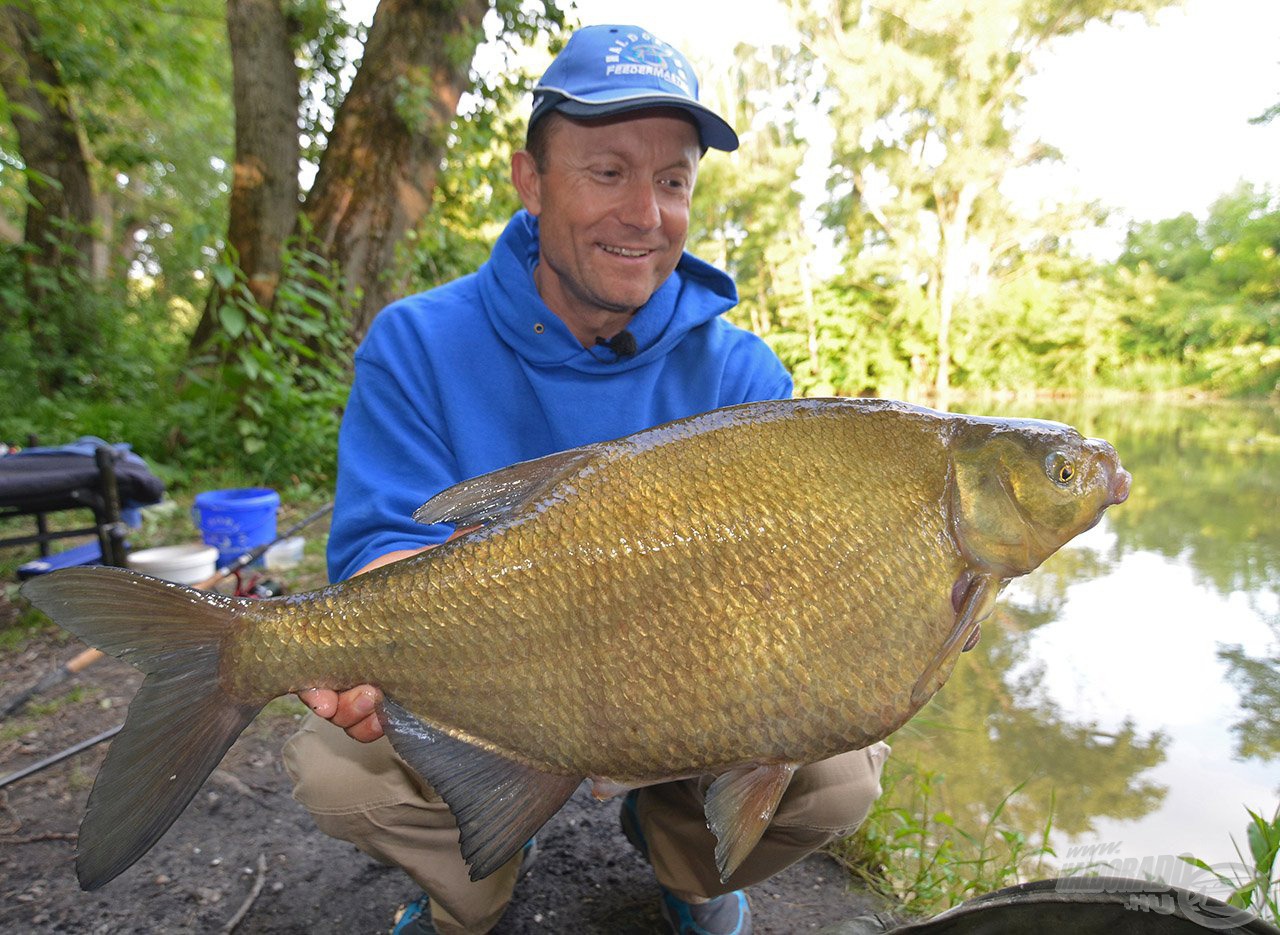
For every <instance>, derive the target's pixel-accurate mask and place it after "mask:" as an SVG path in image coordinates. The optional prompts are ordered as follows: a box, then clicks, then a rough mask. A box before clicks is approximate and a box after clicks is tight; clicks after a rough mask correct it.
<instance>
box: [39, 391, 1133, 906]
mask: <svg viewBox="0 0 1280 935" xmlns="http://www.w3.org/2000/svg"><path fill="white" fill-rule="evenodd" d="M1128 491H1129V475H1128V473H1127V472H1126V471H1125V470H1124V469H1123V468H1121V467H1120V463H1119V461H1118V459H1117V457H1116V453H1115V451H1114V449H1112V447H1111V446H1110V445H1108V444H1107V443H1106V442H1104V441H1099V440H1096V439H1086V438H1082V437H1081V436H1080V435H1079V434H1078V433H1077V432H1076V431H1075V430H1073V429H1071V428H1069V427H1067V426H1065V425H1058V424H1056V423H1050V422H1035V421H1015V420H1005V419H988V418H977V417H972V416H964V415H949V414H944V413H939V412H934V411H931V410H928V409H922V408H918V407H914V406H909V405H906V404H902V403H894V402H885V401H881V400H855V399H832V400H817V399H808V400H789V401H777V402H762V403H749V404H746V405H741V406H734V407H731V408H727V409H720V410H716V411H714V412H709V413H706V414H704V415H699V416H694V417H692V418H688V419H682V420H680V421H677V422H672V423H669V424H667V425H663V426H659V427H657V428H653V429H649V430H647V431H643V432H639V433H637V434H635V435H630V436H628V437H626V438H621V439H618V440H617V441H611V442H604V443H601V444H595V445H588V446H586V447H583V448H576V449H572V450H569V451H564V452H561V453H559V454H553V455H549V456H547V457H545V458H539V459H537V460H534V461H526V462H523V463H520V464H516V465H514V466H512V467H509V468H506V469H504V470H501V471H496V472H494V473H492V474H487V475H484V476H482V477H478V478H475V479H473V480H469V481H466V482H465V483H462V484H459V485H457V486H455V487H452V488H450V489H449V490H446V491H444V492H443V493H441V494H439V495H438V496H436V497H435V498H434V499H432V500H431V501H430V502H428V503H427V504H426V505H425V506H423V507H422V508H421V509H420V510H419V511H418V512H417V514H416V518H417V519H418V520H420V521H422V522H424V523H437V522H442V523H454V524H456V525H458V526H460V527H467V526H473V525H479V526H480V528H479V529H476V530H475V531H472V532H470V533H467V534H466V535H463V536H460V537H458V538H457V539H454V540H453V541H451V542H448V543H447V544H445V545H442V546H439V547H438V548H435V549H432V550H430V551H428V552H425V553H423V554H421V555H418V556H415V557H412V558H409V559H406V560H404V561H401V562H396V563H395V564H393V565H389V566H386V567H384V568H381V569H378V570H376V571H373V572H371V573H369V574H365V575H362V576H360V577H358V578H355V579H352V580H350V581H347V582H344V583H342V584H338V585H334V586H331V587H327V588H323V589H321V590H318V591H313V592H310V593H307V594H299V595H296V596H290V597H283V598H275V599H271V600H237V599H232V598H227V597H223V596H219V595H215V594H207V593H203V592H200V591H195V590H192V589H189V588H185V587H181V586H178V585H173V584H167V583H164V582H161V581H157V580H155V579H151V578H148V577H146V576H144V575H140V574H137V573H134V572H129V571H125V570H121V569H115V568H105V567H99V568H77V569H69V570H66V571H60V572H55V573H53V574H50V575H47V576H44V577H40V578H35V579H33V580H30V581H28V582H27V583H26V584H25V585H23V588H22V593H23V595H24V596H26V597H27V598H29V599H30V600H31V601H32V603H34V604H35V605H36V606H38V607H40V608H41V609H42V610H44V611H46V612H47V613H48V614H49V615H50V616H51V617H53V619H54V620H56V621H57V622H58V623H59V624H61V625H62V626H64V627H66V628H67V629H68V630H71V631H72V632H73V633H75V634H76V635H78V636H80V637H81V638H83V639H84V640H85V641H86V642H88V643H90V644H92V645H94V646H97V647H99V648H101V649H103V650H106V651H108V652H111V653H114V654H116V655H118V656H120V657H121V658H124V659H127V660H129V661H130V662H132V663H134V664H135V665H137V666H138V667H139V668H140V669H142V670H143V671H144V672H146V673H147V677H146V680H145V682H144V683H143V686H142V688H141V689H140V690H139V692H138V695H137V697H136V698H135V699H134V700H133V703H132V704H131V705H130V708H129V716H128V719H127V721H126V723H125V727H124V730H123V732H122V733H121V734H120V735H119V737H117V738H116V740H115V741H114V742H113V743H112V745H111V749H110V752H109V754H108V756H107V759H106V762H105V763H104V765H103V767H102V770H101V772H100V773H99V774H98V778H97V781H96V782H95V784H94V788H93V792H92V794H91V795H90V797H89V805H88V810H87V812H86V814H85V818H84V821H83V823H82V824H81V829H80V845H79V854H78V861H77V869H78V873H79V878H80V882H81V885H82V886H84V887H85V888H86V889H92V888H94V887H97V886H100V885H102V884H103V883H105V882H107V881H108V880H110V879H112V878H113V877H115V876H116V875H117V874H119V873H120V872H122V871H123V870H125V869H126V868H127V867H129V866H130V865H131V864H132V863H133V862H134V861H135V860H137V859H138V857H140V856H141V855H142V854H143V853H144V852H145V851H146V850H147V849H148V848H149V847H151V845H152V844H154V843H155V842H156V841H157V840H158V839H159V838H160V836H161V835H162V834H164V832H165V830H166V829H168V827H169V825H170V824H172V822H173V821H174V819H175V818H177V816H178V814H179V813H180V812H181V811H182V809H183V808H184V807H185V806H186V804H187V802H189V801H190V799H191V798H192V796H193V795H194V794H195V792H196V790H197V789H198V788H199V786H200V784H201V783H203V782H204V780H205V778H206V777H207V776H208V775H209V773H210V772H212V770H213V769H214V767H215V766H216V765H217V764H218V761H219V760H220V759H221V758H222V755H223V754H224V753H225V752H226V750H227V748H228V747H229V746H230V745H231V743H232V742H233V741H234V740H235V738H236V737H237V735H239V733H240V732H241V731H242V730H243V729H244V728H245V726H246V725H247V724H249V722H250V721H251V720H252V719H253V717H254V715H255V714H257V712H258V711H259V710H260V709H261V708H262V707H263V706H264V705H265V704H266V703H267V702H268V701H270V700H271V699H272V698H274V697H276V696H278V695H282V694H284V693H287V692H293V691H297V690H299V689H304V688H311V687H323V688H332V689H343V688H347V687H350V686H352V685H356V684H359V683H363V682H370V683H372V684H374V685H377V686H378V687H380V688H381V690H382V692H383V693H384V695H385V696H386V697H385V701H384V703H383V705H382V707H381V709H380V711H379V715H380V717H381V720H382V723H383V725H384V727H385V729H386V733H387V736H388V737H389V738H390V740H391V743H392V744H393V745H394V747H395V749H396V750H397V751H398V752H399V753H400V755H401V756H402V757H403V758H404V759H405V760H406V761H408V762H409V764H410V765H411V766H412V767H413V768H414V769H416V770H417V771H418V772H419V773H421V775H422V776H423V777H424V778H425V779H426V780H427V781H428V782H429V783H430V784H431V785H432V786H433V787H434V788H435V789H436V790H437V791H438V792H439V793H440V795H441V796H442V797H443V798H444V800H445V802H447V803H448V805H449V807H450V808H451V810H452V811H453V813H454V815H455V816H456V817H457V819H458V824H459V826H460V829H461V838H462V848H463V853H464V855H465V856H466V858H467V860H468V862H469V864H470V866H471V870H472V874H473V876H474V877H475V878H477V879H478V878H480V877H482V876H484V875H486V874H488V873H490V872H492V871H493V870H494V869H496V868H497V867H499V866H501V865H502V864H503V863H504V862H505V861H506V860H507V859H508V858H509V857H510V856H511V855H512V854H513V853H515V851H516V850H517V849H518V848H520V847H521V845H522V844H523V843H524V842H525V841H526V840H527V839H528V838H529V837H530V836H531V835H532V834H533V833H534V832H535V831H537V829H538V828H539V827H541V826H542V824H543V823H544V822H545V821H546V820H547V819H548V818H550V817H551V815H553V814H554V813H555V812H556V810H557V809H559V808H560V806H561V805H562V804H563V803H564V802H565V800H566V799H568V798H569V796H570V795H571V794H572V792H573V790H574V789H575V788H576V787H577V786H578V785H579V783H581V782H582V780H583V779H584V778H590V779H592V780H593V781H594V784H595V790H596V792H597V794H600V795H609V794H616V793H617V792H619V791H621V790H623V789H626V788H632V787H636V786H643V785H647V784H651V783H655V782H660V781H664V780H670V779H674V778H679V777H686V776H694V775H704V774H714V775H717V776H718V777H719V778H718V779H717V780H716V782H715V783H714V784H713V785H712V786H711V788H710V790H709V794H708V797H707V805H706V810H707V818H708V821H709V824H710V826H711V829H712V830H713V831H714V832H715V835H716V838H717V842H718V846H717V850H716V858H717V862H718V865H719V868H720V870H721V872H722V874H723V875H724V876H726V877H727V876H728V874H729V873H731V872H732V870H733V869H734V868H735V867H736V866H737V865H738V863H739V862H740V861H741V860H742V859H743V857H745V856H746V854H747V853H748V852H749V851H750V850H751V848H752V847H753V846H754V844H755V843H756V841H757V840H758V839H759V836H760V834H761V833H762V831H763V829H764V827H765V825H766V824H767V823H768V820H769V818H770V817H771V816H772V814H773V810H774V808H775V807H776V805H777V802H778V799H779V798H780V797H781V795H782V793H783V792H784V791H785V789H786V786H787V783H788V781H789V779H790V777H791V775H792V773H793V772H794V770H795V768H796V767H797V766H800V765H803V764H806V763H811V762H814V761H816V760H820V759H823V758H825V757H829V756H832V755H835V754H837V753H842V752H844V751H847V750H852V749H856V748H859V747H863V746H866V745H868V744H870V743H872V742H874V741H876V740H879V739H881V738H883V737H885V736H887V735H888V734H890V733H891V732H892V731H894V730H895V729H896V728H898V727H899V726H900V725H901V724H903V722H905V721H906V720H907V719H908V718H910V717H911V716H912V714H914V713H915V712H916V711H917V710H919V708H920V707H921V705H923V704H924V703H925V702H926V701H927V700H928V699H929V698H930V697H931V696H932V695H933V694H934V692H936V691H937V690H938V689H939V688H940V687H941V685H942V684H943V682H944V681H946V679H947V676H948V675H949V674H950V672H951V669H952V666H953V665H954V662H955V657H956V655H957V654H958V653H959V651H960V649H961V648H962V647H963V646H964V645H965V643H966V641H967V640H969V639H970V638H971V637H972V636H973V635H974V633H975V630H976V627H977V626H978V623H979V621H981V620H982V619H983V618H984V617H985V616H986V615H987V614H988V613H989V612H990V611H991V608H992V604H993V602H994V601H995V598H996V594H997V593H998V592H999V590H1000V588H1001V587H1002V585H1003V584H1004V582H1005V581H1007V580H1008V579H1009V578H1012V577H1014V576H1017V575H1023V574H1026V573H1027V572H1029V571H1031V570H1032V569H1033V568H1035V567H1036V566H1037V565H1039V564H1040V563H1041V562H1042V561H1044V560H1045V558H1047V557H1048V556H1049V555H1051V554H1052V553H1053V552H1054V551H1055V550H1057V549H1058V548H1060V547H1061V546H1062V545H1063V543H1065V542H1067V541H1068V540H1070V539H1071V538H1072V537H1073V536H1076V535H1078V534H1079V533H1081V532H1083V531H1084V530H1086V529H1088V528H1089V527H1091V526H1093V525H1094V524H1095V523H1096V522H1097V521H1098V518H1099V517H1100V516H1101V514H1102V512H1103V510H1105V509H1106V508H1107V507H1108V506H1110V505H1112V504H1115V503H1120V502H1121V501H1123V500H1124V499H1125V497H1126V496H1127V495H1128Z"/></svg>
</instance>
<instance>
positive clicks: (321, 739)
mask: <svg viewBox="0 0 1280 935" xmlns="http://www.w3.org/2000/svg"><path fill="white" fill-rule="evenodd" d="M283 759H284V767H285V770H286V771H287V772H288V773H289V776H290V778H291V779H292V780H293V797H294V798H295V799H296V800H297V801H298V802H300V803H301V804H302V806H303V807H304V808H305V809H306V810H307V811H309V812H310V813H311V814H312V815H313V816H317V824H320V823H321V822H320V820H319V816H324V815H349V814H355V813H359V812H365V811H370V810H372V809H378V808H385V807H387V806H394V805H399V804H402V803H405V802H414V803H423V802H431V803H437V802H439V801H440V799H439V797H438V796H437V795H436V794H435V792H434V790H432V789H431V787H430V786H427V785H425V784H424V783H423V782H422V781H421V780H420V779H419V778H418V776H417V774H415V773H414V772H413V771H412V770H411V769H409V767H408V765H407V764H405V762H404V761H403V760H401V759H400V757H399V756H398V755H397V754H396V752H395V751H394V750H393V749H392V748H391V743H390V742H389V741H388V740H387V739H386V738H385V737H383V738H380V739H379V740H375V741H374V742H373V743H360V742H359V741H357V740H352V739H351V738H350V737H348V736H347V735H346V733H345V732H344V731H342V730H341V729H339V728H337V727H334V726H333V725H332V724H330V723H329V722H328V721H325V720H324V719H323V718H319V717H316V716H315V715H314V714H312V715H308V716H307V718H306V720H305V721H304V722H303V725H302V727H301V728H300V729H299V730H298V732H297V733H295V734H294V735H293V736H292V737H290V738H289V739H288V740H287V741H286V742H285V745H284V751H283ZM322 827H323V825H322Z"/></svg>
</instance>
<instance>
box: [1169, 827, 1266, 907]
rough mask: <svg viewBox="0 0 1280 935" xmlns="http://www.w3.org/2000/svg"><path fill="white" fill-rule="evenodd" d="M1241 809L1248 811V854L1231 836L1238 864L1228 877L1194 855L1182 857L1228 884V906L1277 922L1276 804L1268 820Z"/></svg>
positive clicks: (1246, 831) (1246, 828) (1246, 829)
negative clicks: (1238, 860) (1229, 894)
mask: <svg viewBox="0 0 1280 935" xmlns="http://www.w3.org/2000/svg"><path fill="white" fill-rule="evenodd" d="M1245 811H1246V812H1248V813H1249V824H1248V825H1246V826H1245V840H1246V841H1247V842H1248V854H1247V855H1246V854H1245V852H1244V851H1243V850H1242V849H1241V847H1240V845H1239V844H1238V843H1237V842H1236V839H1235V838H1234V837H1232V839H1231V844H1232V846H1234V847H1235V851H1236V856H1237V857H1238V858H1239V859H1240V867H1239V868H1238V869H1236V870H1235V872H1234V874H1233V875H1232V876H1227V875H1226V874H1223V873H1221V872H1219V871H1218V870H1216V869H1214V868H1213V867H1211V866H1209V864H1207V863H1205V862H1204V861H1203V860H1201V859H1200V858H1198V857H1183V858H1182V859H1183V860H1184V861H1186V862H1187V863H1189V864H1191V865H1192V866H1193V867H1198V868H1199V869H1201V870H1205V871H1207V872H1209V873H1211V874H1213V876H1215V877H1216V878H1217V879H1218V880H1219V881H1220V882H1221V883H1223V884H1224V885H1226V886H1229V887H1231V896H1230V897H1229V898H1228V899H1227V902H1228V903H1229V904H1230V905H1232V906H1235V907H1236V908H1238V909H1245V910H1247V911H1249V912H1252V913H1254V914H1255V915H1257V916H1258V917H1259V918H1261V919H1263V920H1265V921H1269V922H1276V923H1280V859H1278V858H1280V806H1277V808H1276V812H1275V814H1274V815H1272V816H1271V819H1270V820H1268V819H1266V818H1264V817H1263V816H1262V815H1261V814H1260V813H1258V812H1255V811H1254V810H1253V809H1251V808H1246V809H1245ZM1241 871H1243V872H1241Z"/></svg>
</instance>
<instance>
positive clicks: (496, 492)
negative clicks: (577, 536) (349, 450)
mask: <svg viewBox="0 0 1280 935" xmlns="http://www.w3.org/2000/svg"><path fill="white" fill-rule="evenodd" d="M596 454H597V451H596V449H595V447H594V446H592V445H586V446H584V447H582V448H570V449H569V450H567V451H557V452H556V453H555V454H550V455H547V456H546V457H543V458H535V459H533V460H532V461H521V462H520V463H519V464H513V465H511V466H510V467H505V468H502V469H501V470H498V471H491V472H490V473H488V474H481V475H480V476H479V477H473V478H471V479H470V480H464V481H463V482H462V483H460V484H454V485H453V486H452V487H450V488H448V489H447V490H442V491H440V493H438V494H436V495H435V496H434V497H432V498H431V499H430V500H428V501H427V502H426V503H424V504H423V505H422V506H420V507H418V509H417V510H416V511H415V512H414V514H413V518H414V520H416V521H417V522H419V523H425V524H428V525H430V524H432V523H453V524H454V525H456V526H477V525H479V524H481V523H489V522H492V521H493V520H495V519H499V518H500V517H502V516H503V515H505V514H506V513H509V512H511V511H512V510H514V509H516V508H517V507H520V506H523V505H524V504H525V503H528V502H529V501H530V500H533V499H534V498H536V497H538V496H539V495H541V494H543V493H545V492H546V491H547V490H549V489H551V487H553V486H554V485H555V483H556V482H557V481H558V480H560V479H561V478H563V477H564V476H565V475H566V474H569V473H571V472H573V471H575V470H577V469H578V468H579V467H580V466H582V465H583V464H585V463H586V462H587V461H589V460H590V459H591V458H593V457H595V456H596Z"/></svg>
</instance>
